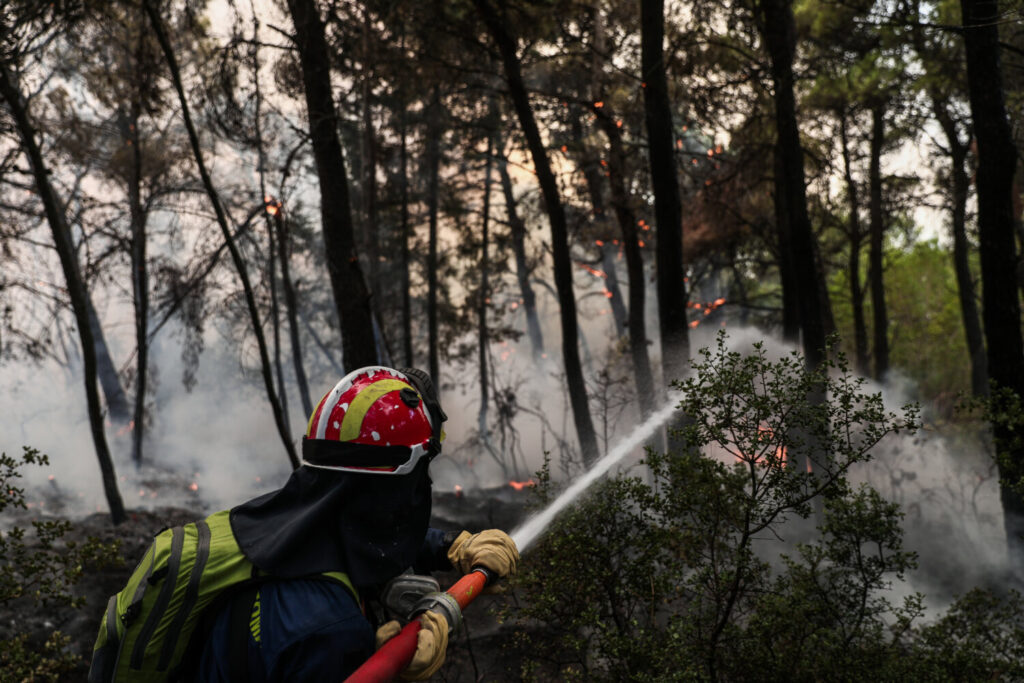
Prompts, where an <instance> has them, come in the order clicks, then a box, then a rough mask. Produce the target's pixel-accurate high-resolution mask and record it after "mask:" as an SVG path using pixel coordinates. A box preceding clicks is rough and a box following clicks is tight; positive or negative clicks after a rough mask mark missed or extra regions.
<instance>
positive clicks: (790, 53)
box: [760, 0, 827, 367]
mask: <svg viewBox="0 0 1024 683" xmlns="http://www.w3.org/2000/svg"><path fill="white" fill-rule="evenodd" d="M760 10H761V18H762V20H763V27H762V28H763V33H764V41H765V46H766V47H767V48H768V53H769V55H770V57H771V75H772V83H773V85H774V89H775V93H774V99H775V118H776V128H777V134H778V143H777V150H778V164H777V168H778V172H779V173H778V175H779V178H778V183H777V186H776V187H777V191H778V193H779V196H777V197H776V201H778V199H779V198H780V197H781V198H782V199H783V200H784V202H785V208H786V210H785V214H786V217H785V218H786V220H785V222H786V223H787V224H788V225H789V237H790V243H791V246H792V249H791V254H792V264H791V265H792V271H793V273H794V274H795V275H794V277H793V283H794V285H795V287H796V289H797V297H796V298H797V306H798V308H799V312H800V330H801V333H802V335H803V349H804V355H805V357H806V359H807V362H808V364H809V365H810V366H811V367H816V366H817V365H818V364H819V363H820V362H821V361H822V359H823V358H824V350H825V314H824V311H825V308H826V306H827V303H826V302H825V301H822V295H823V292H822V291H821V288H820V287H819V282H820V280H821V278H820V275H819V273H818V268H819V264H818V261H817V258H816V257H815V247H814V233H813V232H812V231H811V220H810V217H809V215H808V213H807V194H806V187H805V181H804V154H803V148H802V147H801V146H800V128H799V126H798V125H797V120H796V98H795V96H794V93H793V86H794V77H793V58H794V54H795V52H796V29H795V27H794V24H793V11H792V7H791V6H790V0H761V3H760ZM783 277H784V278H785V277H786V276H785V275H784V276H783ZM784 282H785V280H784Z"/></svg>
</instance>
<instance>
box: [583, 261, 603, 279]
mask: <svg viewBox="0 0 1024 683" xmlns="http://www.w3.org/2000/svg"><path fill="white" fill-rule="evenodd" d="M579 265H580V268H582V269H583V270H585V271H587V272H588V273H590V274H591V275H596V276H597V277H603V278H607V277H608V274H607V273H605V272H604V271H603V270H598V269H597V268H591V267H590V266H588V265H587V264H586V263H581V264H579Z"/></svg>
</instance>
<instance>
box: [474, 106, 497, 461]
mask: <svg viewBox="0 0 1024 683" xmlns="http://www.w3.org/2000/svg"><path fill="white" fill-rule="evenodd" d="M493 122H494V125H497V123H498V122H497V117H494V121H493ZM493 151H494V136H493V135H492V134H490V133H489V134H488V137H487V157H486V159H485V161H484V164H485V170H484V207H483V219H482V221H481V226H480V233H481V235H480V296H479V298H478V300H477V334H478V337H479V342H480V345H479V354H478V361H479V364H480V412H479V414H478V415H477V422H478V427H479V430H480V439H481V440H482V441H483V442H484V443H485V444H489V443H490V439H489V438H488V435H487V404H488V392H489V391H490V387H489V382H488V377H487V349H488V346H489V344H490V339H489V336H488V332H487V306H488V303H489V301H490V296H491V294H490V282H489V280H488V277H489V275H490V272H489V271H490V267H491V262H490V253H489V251H488V249H489V248H490V227H491V225H490V221H491V166H492V165H493V159H492V152H493Z"/></svg>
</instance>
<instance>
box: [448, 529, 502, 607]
mask: <svg viewBox="0 0 1024 683" xmlns="http://www.w3.org/2000/svg"><path fill="white" fill-rule="evenodd" d="M448 559H449V560H450V561H451V563H452V566H453V567H455V568H456V569H458V570H459V571H460V572H462V573H463V574H468V573H469V572H471V571H472V570H473V567H486V568H487V569H490V570H491V571H492V572H494V573H495V574H497V575H498V577H499V578H502V579H507V578H508V577H510V576H513V575H514V574H515V573H516V569H517V568H518V566H519V549H518V548H516V542H515V541H513V540H512V539H511V538H509V535H508V534H506V533H505V532H504V531H500V530H498V529H487V530H486V531H481V532H480V533H478V534H471V533H469V532H468V531H463V532H462V533H461V534H459V536H458V538H456V539H455V542H454V543H452V545H451V547H450V548H448ZM489 588H490V587H489ZM485 592H491V591H490V590H487V591H485Z"/></svg>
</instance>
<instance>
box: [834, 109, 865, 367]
mask: <svg viewBox="0 0 1024 683" xmlns="http://www.w3.org/2000/svg"><path fill="white" fill-rule="evenodd" d="M836 115H837V117H838V119H839V140H840V144H841V146H842V154H843V178H844V180H845V181H846V200H847V203H848V204H849V212H850V219H849V221H850V222H849V229H848V230H847V237H848V238H849V240H850V254H849V257H848V260H847V263H846V272H847V277H848V278H849V280H850V304H851V306H852V308H853V340H854V353H855V358H854V362H855V363H856V369H857V372H859V373H860V374H862V375H867V374H868V329H867V325H866V324H865V321H864V286H863V285H862V284H861V279H860V252H861V246H862V244H863V241H864V232H863V230H862V228H861V225H860V200H859V197H858V195H859V193H858V191H857V183H856V181H854V179H853V170H852V168H851V166H852V164H851V162H850V140H849V133H848V132H847V119H848V116H849V114H848V112H846V111H839V112H837V113H836Z"/></svg>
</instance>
